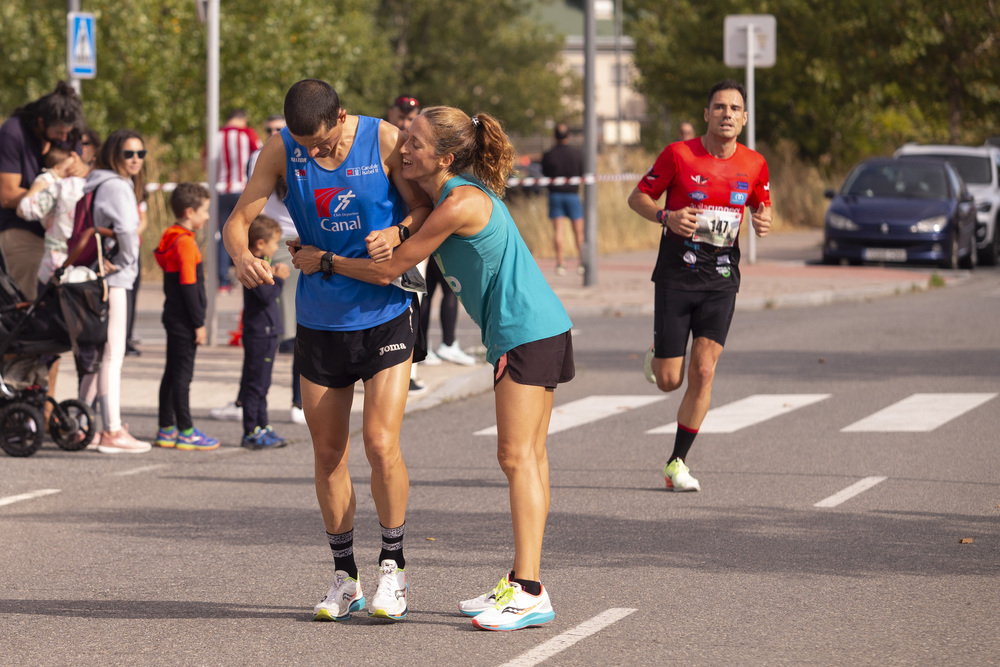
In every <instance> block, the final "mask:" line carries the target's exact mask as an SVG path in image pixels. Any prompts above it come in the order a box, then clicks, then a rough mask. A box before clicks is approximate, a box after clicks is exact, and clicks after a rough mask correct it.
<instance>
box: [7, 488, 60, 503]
mask: <svg viewBox="0 0 1000 667" xmlns="http://www.w3.org/2000/svg"><path fill="white" fill-rule="evenodd" d="M53 493H59V489H39V490H38V491H29V492H28V493H20V494H18V495H16V496H7V497H5V498H0V505H13V504H14V503H19V502H21V501H22V500H33V499H35V498H41V497H42V496H49V495H52V494H53Z"/></svg>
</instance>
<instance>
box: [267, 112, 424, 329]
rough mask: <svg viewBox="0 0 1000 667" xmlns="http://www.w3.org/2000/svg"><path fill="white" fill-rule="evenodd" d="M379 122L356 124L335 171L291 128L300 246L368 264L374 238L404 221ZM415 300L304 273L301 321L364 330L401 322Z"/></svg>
mask: <svg viewBox="0 0 1000 667" xmlns="http://www.w3.org/2000/svg"><path fill="white" fill-rule="evenodd" d="M379 122H380V121H379V119H378V118H369V117H367V116H359V117H358V130H357V134H355V136H354V143H352V144H351V150H350V152H349V153H348V155H347V159H345V160H344V163H343V164H341V165H340V166H339V167H337V168H336V169H333V170H330V169H324V168H323V167H321V166H319V165H318V164H317V163H316V161H315V160H313V159H312V158H311V157H309V155H308V153H307V151H306V149H305V147H304V146H302V145H301V144H299V143H298V142H296V141H295V140H294V139H292V135H291V134H290V133H289V132H288V128H285V129H283V130H282V131H281V139H282V141H284V143H285V158H286V161H285V170H286V172H285V173H286V180H287V182H288V195H287V196H286V197H285V200H284V202H285V207H286V208H287V209H288V213H289V215H290V216H291V217H292V220H293V221H294V222H295V229H296V231H298V234H299V237H300V238H301V240H302V245H312V246H316V247H317V248H322V249H323V250H327V251H331V252H333V253H335V254H336V255H338V256H341V257H368V249H367V247H366V246H365V237H366V236H368V233H369V232H371V231H373V230H376V229H385V228H386V227H388V226H390V225H394V224H396V223H397V222H400V221H401V220H402V219H403V218H404V217H406V202H404V201H403V199H402V197H401V196H400V195H399V193H398V192H397V191H396V188H395V186H393V184H392V182H391V181H390V180H389V175H388V174H386V173H385V170H384V169H383V168H382V154H381V151H380V150H379V141H378V127H379ZM411 299H412V296H411V294H410V293H409V292H404V291H403V290H401V289H400V288H398V287H395V286H393V285H389V286H381V285H372V284H370V283H366V282H362V281H360V280H354V279H353V278H348V277H346V276H339V275H335V276H331V277H329V278H326V279H324V276H323V274H322V273H320V272H319V271H317V272H316V273H314V274H312V275H308V276H307V275H306V274H305V273H300V274H299V281H298V283H297V284H296V288H295V318H296V320H297V321H298V323H299V324H301V325H302V326H305V327H309V328H310V329H321V330H326V331H359V330H362V329H370V328H372V327H374V326H377V325H379V324H384V323H385V322H389V321H391V320H393V319H395V318H396V317H398V316H399V315H401V314H402V313H403V311H405V310H406V309H407V308H408V307H409V305H410V301H411Z"/></svg>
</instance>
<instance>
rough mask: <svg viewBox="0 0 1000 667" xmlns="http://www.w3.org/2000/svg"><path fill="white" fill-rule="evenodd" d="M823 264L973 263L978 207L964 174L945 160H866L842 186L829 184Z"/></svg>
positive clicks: (947, 265)
mask: <svg viewBox="0 0 1000 667" xmlns="http://www.w3.org/2000/svg"><path fill="white" fill-rule="evenodd" d="M825 194H826V196H827V198H829V199H830V200H831V201H830V207H829V209H828V210H827V213H826V222H825V225H824V234H823V236H824V239H823V262H824V263H826V264H837V263H840V262H841V261H842V260H846V261H848V262H850V263H852V264H860V263H862V262H879V263H900V264H902V263H914V264H916V263H934V264H937V265H939V266H941V267H943V268H946V269H956V268H958V267H959V266H961V267H962V268H968V269H971V268H974V267H975V265H976V259H977V253H976V206H975V201H974V200H973V197H972V195H970V194H969V190H968V188H966V186H965V182H964V181H963V180H962V177H961V176H959V175H958V172H957V171H956V170H955V168H954V167H952V166H951V164H949V163H948V162H946V161H944V160H940V159H931V158H926V159H924V158H917V157H907V158H906V159H905V160H901V159H893V158H877V159H872V160H866V161H864V162H861V163H860V164H858V165H857V166H855V167H854V169H852V170H851V173H850V174H848V176H847V178H846V179H845V180H844V185H843V186H842V187H841V189H840V191H839V192H834V191H833V190H827V191H826V193H825Z"/></svg>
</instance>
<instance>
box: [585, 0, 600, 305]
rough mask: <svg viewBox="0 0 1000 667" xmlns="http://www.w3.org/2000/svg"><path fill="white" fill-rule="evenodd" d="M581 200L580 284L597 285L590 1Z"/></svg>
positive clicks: (588, 8)
mask: <svg viewBox="0 0 1000 667" xmlns="http://www.w3.org/2000/svg"><path fill="white" fill-rule="evenodd" d="M583 24H584V30H583V48H584V67H583V177H584V184H583V200H584V211H583V216H584V223H583V225H584V243H583V248H584V252H583V254H584V256H585V257H584V262H583V266H584V273H583V284H584V286H585V287H590V286H592V285H596V284H597V179H596V178H595V174H596V173H597V106H596V105H597V102H596V100H597V95H596V86H595V68H596V67H595V66H596V60H597V19H596V17H595V16H594V0H586V2H585V3H584V12H583Z"/></svg>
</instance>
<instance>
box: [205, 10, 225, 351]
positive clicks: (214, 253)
mask: <svg viewBox="0 0 1000 667" xmlns="http://www.w3.org/2000/svg"><path fill="white" fill-rule="evenodd" d="M199 1H200V0H199ZM207 5H208V6H207V9H208V13H207V19H208V21H207V23H208V26H207V27H208V31H207V32H208V63H207V89H206V91H205V106H206V111H205V113H206V117H205V126H206V128H207V130H206V132H207V134H208V136H207V137H206V142H205V145H206V147H207V149H206V155H205V161H206V163H207V166H208V191H209V193H210V194H211V200H210V202H211V203H210V204H209V211H210V216H211V217H210V218H209V219H210V220H215V221H216V224H217V225H218V231H217V232H216V233H215V234H209V235H208V244H207V246H208V252H207V253H206V254H207V257H205V272H206V274H207V275H206V276H205V286H206V287H207V288H208V313H207V314H206V315H207V317H206V318H205V324H206V326H207V329H208V330H207V332H206V333H207V334H208V344H209V345H215V342H216V333H217V330H218V311H217V309H216V301H217V299H216V297H217V296H218V293H219V271H218V265H219V251H218V244H219V243H222V225H223V223H224V221H223V220H219V189H218V187H217V185H216V184H217V183H218V180H219V178H218V170H219V0H207Z"/></svg>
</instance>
